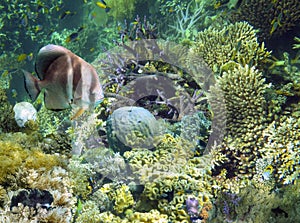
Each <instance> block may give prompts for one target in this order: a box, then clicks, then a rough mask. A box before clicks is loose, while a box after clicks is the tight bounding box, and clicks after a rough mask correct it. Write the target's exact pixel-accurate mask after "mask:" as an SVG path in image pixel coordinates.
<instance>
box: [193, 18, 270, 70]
mask: <svg viewBox="0 0 300 223" xmlns="http://www.w3.org/2000/svg"><path fill="white" fill-rule="evenodd" d="M192 53H194V54H196V55H198V56H199V57H201V58H203V60H204V61H205V62H206V63H207V64H208V66H209V67H210V68H211V69H212V70H213V71H214V72H219V71H220V70H223V69H225V68H226V66H225V64H226V63H228V62H230V61H235V62H237V63H240V64H242V65H246V64H248V65H250V66H251V65H252V66H258V65H259V66H261V65H262V63H264V61H265V60H266V58H267V57H268V56H269V54H270V52H268V51H267V50H266V48H265V47H264V44H263V43H262V44H259V43H258V40H257V37H256V30H255V29H254V28H253V27H252V26H251V25H249V24H248V23H247V22H237V23H234V24H230V25H228V26H225V27H224V28H222V29H215V28H212V27H209V28H208V29H205V30H204V31H201V32H199V33H198V36H197V38H196V42H195V44H194V46H193V48H192ZM222 66H225V68H222ZM225 70H226V69H225Z"/></svg>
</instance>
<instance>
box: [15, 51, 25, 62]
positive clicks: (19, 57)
mask: <svg viewBox="0 0 300 223" xmlns="http://www.w3.org/2000/svg"><path fill="white" fill-rule="evenodd" d="M26 59H27V54H26V53H22V54H20V55H19V56H18V58H17V61H18V62H22V61H24V60H26Z"/></svg>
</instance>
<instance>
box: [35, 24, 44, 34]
mask: <svg viewBox="0 0 300 223" xmlns="http://www.w3.org/2000/svg"><path fill="white" fill-rule="evenodd" d="M42 29H43V26H42V25H36V26H35V27H34V31H35V32H39V31H41V30H42Z"/></svg>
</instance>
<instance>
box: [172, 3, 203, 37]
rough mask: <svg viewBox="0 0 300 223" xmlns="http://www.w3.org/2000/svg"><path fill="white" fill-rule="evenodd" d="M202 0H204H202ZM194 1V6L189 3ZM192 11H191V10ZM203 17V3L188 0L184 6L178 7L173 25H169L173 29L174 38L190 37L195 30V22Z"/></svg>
mask: <svg viewBox="0 0 300 223" xmlns="http://www.w3.org/2000/svg"><path fill="white" fill-rule="evenodd" d="M203 2H204V1H203ZM192 3H194V4H195V5H194V7H193V6H191V4H192ZM191 11H193V13H192V12H191ZM204 17H205V14H204V5H203V4H198V3H195V2H193V1H190V3H188V5H187V6H186V8H185V11H184V9H183V8H179V9H178V11H177V14H176V19H177V20H176V21H175V25H169V26H170V28H172V29H174V30H175V35H174V37H175V39H178V38H183V39H185V38H191V37H193V36H195V34H193V33H196V32H197V29H196V24H197V23H198V21H199V20H200V19H203V18H204Z"/></svg>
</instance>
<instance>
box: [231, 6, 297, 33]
mask: <svg viewBox="0 0 300 223" xmlns="http://www.w3.org/2000/svg"><path fill="white" fill-rule="evenodd" d="M230 17H231V20H232V21H235V22H236V21H247V22H249V23H250V24H251V25H252V26H254V27H255V29H259V36H260V37H262V38H263V39H269V38H271V37H273V36H280V35H283V34H284V33H286V32H287V31H289V30H291V29H294V28H295V27H297V25H298V24H299V21H300V2H299V1H298V0H281V1H274V0H243V1H242V2H241V4H240V6H239V10H236V11H233V12H232V14H231V15H230Z"/></svg>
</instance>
